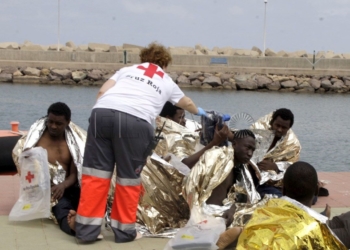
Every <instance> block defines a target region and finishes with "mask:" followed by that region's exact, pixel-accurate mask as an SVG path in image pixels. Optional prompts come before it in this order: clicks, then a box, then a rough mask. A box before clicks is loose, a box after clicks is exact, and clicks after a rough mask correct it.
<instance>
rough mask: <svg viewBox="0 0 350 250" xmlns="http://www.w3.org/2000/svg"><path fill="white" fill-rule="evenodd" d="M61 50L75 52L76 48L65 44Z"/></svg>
mask: <svg viewBox="0 0 350 250" xmlns="http://www.w3.org/2000/svg"><path fill="white" fill-rule="evenodd" d="M60 51H66V52H73V51H74V49H73V48H71V47H67V46H63V47H61V48H60Z"/></svg>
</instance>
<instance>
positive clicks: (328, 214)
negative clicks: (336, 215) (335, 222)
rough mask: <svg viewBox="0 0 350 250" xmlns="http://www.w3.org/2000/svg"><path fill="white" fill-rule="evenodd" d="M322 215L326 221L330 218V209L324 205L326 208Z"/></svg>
mask: <svg viewBox="0 0 350 250" xmlns="http://www.w3.org/2000/svg"><path fill="white" fill-rule="evenodd" d="M322 214H323V215H325V216H327V217H328V219H330V218H331V207H330V206H329V205H328V204H326V208H325V209H324V211H323V212H322Z"/></svg>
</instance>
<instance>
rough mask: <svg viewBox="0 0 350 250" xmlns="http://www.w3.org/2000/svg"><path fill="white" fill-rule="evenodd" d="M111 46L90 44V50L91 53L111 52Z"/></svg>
mask: <svg viewBox="0 0 350 250" xmlns="http://www.w3.org/2000/svg"><path fill="white" fill-rule="evenodd" d="M109 47H110V45H109V44H103V43H89V44H88V48H89V51H95V52H108V51H109Z"/></svg>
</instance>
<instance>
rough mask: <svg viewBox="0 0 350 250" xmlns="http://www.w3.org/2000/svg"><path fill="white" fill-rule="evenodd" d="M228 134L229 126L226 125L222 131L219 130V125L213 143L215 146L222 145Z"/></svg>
mask: <svg viewBox="0 0 350 250" xmlns="http://www.w3.org/2000/svg"><path fill="white" fill-rule="evenodd" d="M228 133H229V128H228V127H227V125H224V126H223V127H222V129H220V130H219V129H218V125H216V127H215V132H214V138H213V141H212V143H213V144H214V145H215V146H218V145H220V144H221V143H223V142H224V141H225V140H226V139H227V136H228Z"/></svg>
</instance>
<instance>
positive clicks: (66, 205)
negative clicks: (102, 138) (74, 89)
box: [13, 102, 86, 235]
mask: <svg viewBox="0 0 350 250" xmlns="http://www.w3.org/2000/svg"><path fill="white" fill-rule="evenodd" d="M70 119H71V111H70V109H69V107H68V106H67V105H66V104H65V103H62V102H57V103H53V104H52V105H51V106H50V107H49V108H48V110H47V116H46V117H44V118H41V119H39V120H38V121H36V122H35V123H34V124H33V125H32V126H31V128H30V130H29V132H28V134H27V135H25V136H23V137H22V138H21V139H20V140H19V141H18V143H17V145H16V146H15V148H14V150H13V152H14V161H15V163H16V165H17V168H18V172H19V173H20V165H19V163H18V156H19V155H20V153H21V152H22V151H24V150H26V149H29V148H31V147H42V148H44V149H46V151H47V155H48V162H49V167H50V178H51V205H52V212H53V215H54V218H55V219H56V220H57V222H58V224H59V226H60V228H61V230H62V231H64V232H65V233H67V234H70V235H74V231H73V228H72V227H71V226H70V225H69V218H68V217H69V216H68V214H69V210H71V209H74V210H76V209H77V207H78V202H79V195H80V188H79V183H78V170H77V167H78V168H79V169H81V163H82V155H83V150H84V144H85V138H86V137H85V134H84V131H82V130H81V129H80V128H79V127H78V126H76V125H74V124H73V123H72V122H71V121H70Z"/></svg>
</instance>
